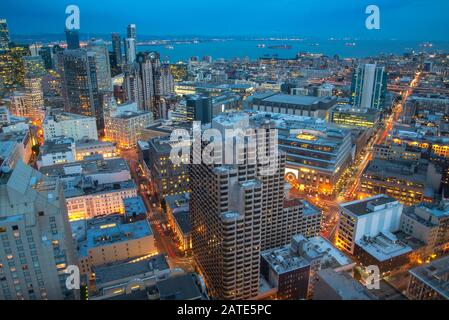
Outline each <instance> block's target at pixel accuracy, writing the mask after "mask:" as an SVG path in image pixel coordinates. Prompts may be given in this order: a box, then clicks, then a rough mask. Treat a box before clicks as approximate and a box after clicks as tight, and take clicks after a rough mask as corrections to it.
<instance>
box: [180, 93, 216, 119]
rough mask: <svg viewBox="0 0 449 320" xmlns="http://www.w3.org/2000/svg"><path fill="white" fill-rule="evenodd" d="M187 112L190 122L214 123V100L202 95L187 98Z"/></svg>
mask: <svg viewBox="0 0 449 320" xmlns="http://www.w3.org/2000/svg"><path fill="white" fill-rule="evenodd" d="M186 110H187V120H188V121H201V122H202V123H211V122H212V98H211V97H207V96H200V95H190V96H187V97H186Z"/></svg>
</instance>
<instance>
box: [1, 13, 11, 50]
mask: <svg viewBox="0 0 449 320" xmlns="http://www.w3.org/2000/svg"><path fill="white" fill-rule="evenodd" d="M8 49H9V30H8V24H7V22H6V20H5V19H0V51H5V50H8Z"/></svg>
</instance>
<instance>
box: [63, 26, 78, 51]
mask: <svg viewBox="0 0 449 320" xmlns="http://www.w3.org/2000/svg"><path fill="white" fill-rule="evenodd" d="M65 37H66V39H67V49H68V50H76V49H79V48H80V35H79V32H78V30H66V31H65Z"/></svg>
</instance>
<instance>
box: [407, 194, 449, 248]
mask: <svg viewBox="0 0 449 320" xmlns="http://www.w3.org/2000/svg"><path fill="white" fill-rule="evenodd" d="M401 231H403V232H404V233H406V234H408V235H410V236H412V237H414V238H416V239H418V240H420V241H422V242H424V244H425V245H426V247H427V248H426V253H427V254H428V255H432V254H435V253H440V252H442V253H446V252H447V251H448V250H449V203H448V202H447V201H443V202H441V203H440V204H438V205H432V204H424V203H422V204H418V205H415V206H412V207H408V208H406V209H405V210H404V213H403V215H402V217H401Z"/></svg>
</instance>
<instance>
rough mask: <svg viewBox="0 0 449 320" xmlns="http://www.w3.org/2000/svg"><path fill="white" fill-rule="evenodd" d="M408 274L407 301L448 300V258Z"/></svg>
mask: <svg viewBox="0 0 449 320" xmlns="http://www.w3.org/2000/svg"><path fill="white" fill-rule="evenodd" d="M409 274H410V281H409V284H408V287H407V296H408V298H409V299H411V300H449V257H444V258H441V259H438V260H435V261H433V262H431V263H430V264H426V265H422V266H419V267H417V268H414V269H412V270H410V271H409Z"/></svg>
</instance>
